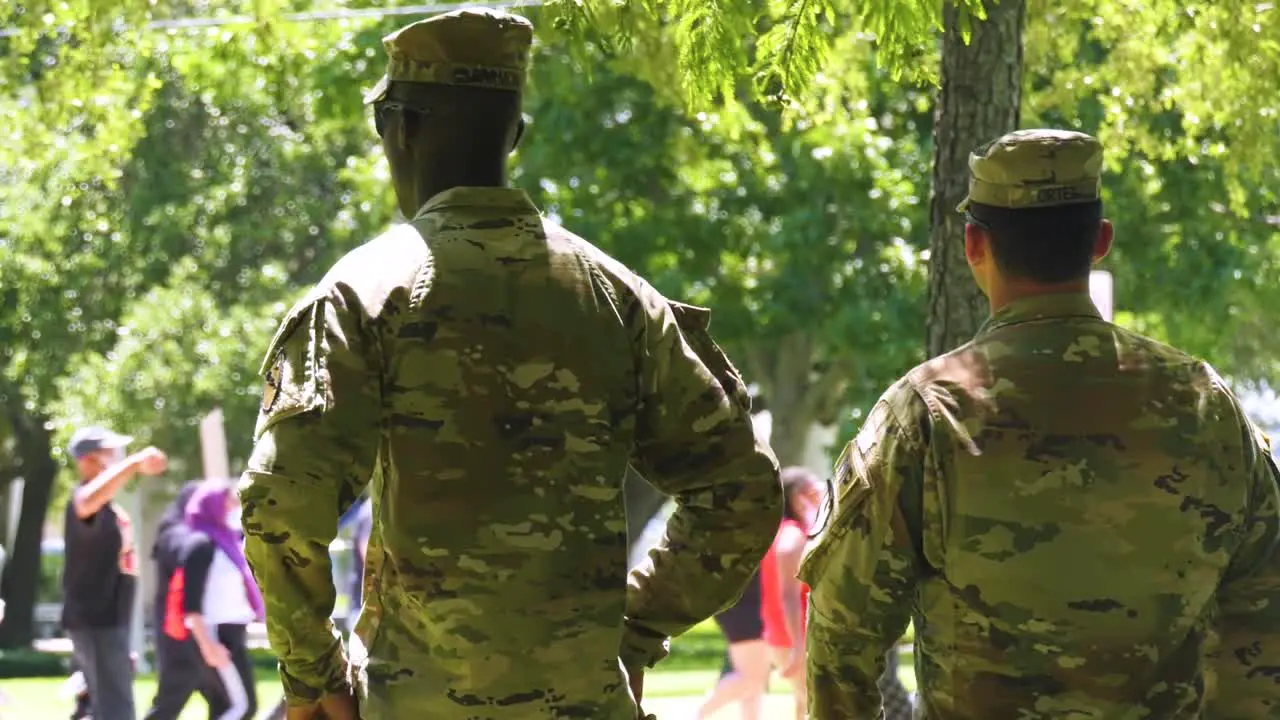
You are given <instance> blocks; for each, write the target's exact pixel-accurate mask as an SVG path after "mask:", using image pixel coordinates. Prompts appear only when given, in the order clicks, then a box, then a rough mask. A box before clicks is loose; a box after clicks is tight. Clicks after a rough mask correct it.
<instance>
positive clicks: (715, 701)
mask: <svg viewBox="0 0 1280 720" xmlns="http://www.w3.org/2000/svg"><path fill="white" fill-rule="evenodd" d="M760 609H761V599H760V572H759V571H758V570H757V571H756V573H755V574H754V575H752V576H751V580H749V581H748V582H747V587H746V588H745V589H744V590H743V591H742V597H741V598H739V599H738V602H736V603H734V604H733V605H731V606H729V607H728V608H726V609H725V610H723V611H721V612H720V614H719V615H716V616H715V620H716V624H717V625H719V626H720V632H722V633H724V637H725V640H726V641H727V642H728V643H729V647H728V657H727V658H726V665H727V672H725V673H724V674H722V675H721V676H720V680H719V681H718V682H717V683H716V686H715V688H713V689H712V691H711V694H710V695H709V696H708V697H707V699H706V700H705V701H704V702H703V703H702V706H701V707H700V708H698V713H697V717H698V718H708V717H711V716H712V715H715V714H716V713H717V712H718V711H719V710H720V709H721V708H724V707H726V706H728V705H730V704H731V703H735V702H736V703H738V704H739V706H740V707H741V708H742V720H760V718H761V716H762V713H763V710H764V694H765V690H766V689H767V688H768V685H769V671H770V669H771V667H772V665H771V659H770V656H769V646H768V645H767V644H766V643H765V641H764V622H763V621H762V620H761V612H760Z"/></svg>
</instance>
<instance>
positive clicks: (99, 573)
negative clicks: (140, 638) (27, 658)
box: [62, 501, 138, 630]
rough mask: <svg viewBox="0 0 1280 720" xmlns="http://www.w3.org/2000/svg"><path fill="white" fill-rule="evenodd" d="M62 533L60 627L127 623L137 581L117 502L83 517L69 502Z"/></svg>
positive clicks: (129, 528) (129, 530) (127, 527)
mask: <svg viewBox="0 0 1280 720" xmlns="http://www.w3.org/2000/svg"><path fill="white" fill-rule="evenodd" d="M64 533H65V534H64V538H65V540H66V550H65V555H64V557H63V569H62V627H63V628H65V629H68V630H83V629H89V628H112V627H127V626H128V625H129V620H130V618H131V616H132V613H133V593H134V591H135V586H136V584H137V581H138V558H137V553H136V552H135V550H134V544H133V524H132V522H130V520H129V516H128V515H127V514H125V512H124V510H122V509H120V508H119V507H117V506H116V505H115V503H107V504H106V505H104V506H102V508H101V509H100V510H98V512H96V513H94V514H93V515H92V516H90V517H89V518H88V519H86V520H81V519H80V518H78V517H76V511H75V507H74V505H73V503H72V502H71V501H68V502H67V509H66V520H65V530H64Z"/></svg>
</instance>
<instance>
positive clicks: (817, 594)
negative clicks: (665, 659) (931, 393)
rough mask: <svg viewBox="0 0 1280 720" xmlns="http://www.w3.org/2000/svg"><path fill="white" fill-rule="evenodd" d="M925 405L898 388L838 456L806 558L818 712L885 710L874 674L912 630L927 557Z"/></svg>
mask: <svg viewBox="0 0 1280 720" xmlns="http://www.w3.org/2000/svg"><path fill="white" fill-rule="evenodd" d="M927 412H928V411H927V409H926V408H925V405H924V402H923V401H922V400H921V399H920V397H919V395H917V394H916V392H915V391H914V390H912V389H911V388H910V386H909V385H907V384H906V383H899V384H897V385H895V386H893V387H892V388H890V389H889V391H888V392H887V393H885V396H884V397H882V398H881V399H880V401H879V402H878V403H876V405H875V407H874V408H873V409H872V411H871V413H870V414H869V415H868V416H867V420H866V423H865V424H864V425H863V427H862V430H861V431H860V432H859V433H858V435H857V437H855V438H854V439H853V441H851V442H850V443H849V444H848V445H847V446H846V447H845V449H844V452H843V453H842V454H841V455H840V459H839V460H838V461H837V462H836V468H835V479H834V482H833V485H832V492H831V498H830V499H829V504H828V505H827V507H826V509H825V512H824V515H825V517H824V518H823V519H822V520H820V521H819V524H818V525H817V530H818V535H817V537H816V538H815V539H814V540H813V541H812V543H811V544H810V546H809V548H808V550H807V551H806V553H805V557H804V559H803V560H802V562H801V565H800V579H801V580H803V581H804V582H805V583H807V584H808V585H809V620H808V628H807V638H806V659H805V662H806V676H807V682H808V687H809V717H811V718H814V720H836V719H839V720H849V719H850V718H875V717H880V708H881V702H882V700H881V696H880V690H879V687H878V686H877V683H876V681H877V680H879V678H880V676H881V675H883V674H884V670H885V654H886V653H887V652H888V651H889V650H890V649H892V648H893V647H894V646H895V645H896V644H897V642H898V640H900V639H901V638H902V634H903V632H905V631H906V628H907V623H908V621H909V620H910V616H911V615H910V614H911V606H912V596H913V594H914V592H915V585H916V578H917V576H918V573H919V570H920V567H921V565H922V563H923V559H922V556H921V545H922V539H921V524H922V518H921V514H922V501H921V494H922V492H923V487H924V473H925V462H926V459H927V456H928V445H927V440H926V436H925V434H924V432H923V428H924V427H927V420H928V414H927Z"/></svg>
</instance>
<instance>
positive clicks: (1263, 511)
mask: <svg viewBox="0 0 1280 720" xmlns="http://www.w3.org/2000/svg"><path fill="white" fill-rule="evenodd" d="M1244 424H1245V426H1246V427H1247V428H1248V430H1247V431H1246V436H1247V437H1246V440H1245V465H1244V468H1245V470H1246V472H1248V477H1249V478H1250V486H1251V487H1250V498H1249V506H1250V510H1249V515H1248V516H1247V517H1246V519H1245V528H1244V532H1245V538H1244V541H1243V543H1242V544H1241V546H1240V548H1239V550H1237V551H1236V553H1235V555H1234V557H1232V559H1231V564H1230V565H1229V566H1228V568H1227V574H1226V577H1225V578H1224V579H1223V582H1222V584H1221V586H1220V587H1219V590H1218V593H1219V595H1218V602H1219V608H1220V610H1219V612H1220V620H1219V631H1220V633H1221V650H1220V652H1219V653H1218V655H1217V663H1216V675H1217V690H1216V692H1214V693H1213V695H1212V697H1211V708H1212V712H1210V714H1209V716H1210V717H1214V718H1220V719H1221V720H1236V719H1237V718H1240V719H1243V718H1261V717H1275V716H1277V715H1280V550H1278V548H1277V538H1280V470H1277V469H1276V463H1275V460H1274V459H1273V458H1272V457H1271V453H1270V450H1269V448H1268V443H1267V440H1266V438H1265V436H1264V435H1262V433H1261V432H1260V431H1257V430H1256V429H1255V428H1254V427H1253V426H1252V424H1251V423H1249V422H1248V420H1244Z"/></svg>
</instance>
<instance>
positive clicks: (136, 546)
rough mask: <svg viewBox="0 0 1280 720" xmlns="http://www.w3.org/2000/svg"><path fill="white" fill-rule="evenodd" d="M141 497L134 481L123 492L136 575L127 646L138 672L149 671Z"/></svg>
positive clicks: (145, 563) (141, 494) (139, 488)
mask: <svg viewBox="0 0 1280 720" xmlns="http://www.w3.org/2000/svg"><path fill="white" fill-rule="evenodd" d="M142 497H143V488H142V487H141V486H139V485H138V484H136V483H134V484H133V485H132V486H131V487H130V488H129V490H128V491H127V492H125V493H124V497H123V498H121V500H123V503H122V504H123V505H124V506H125V512H126V513H128V514H129V519H130V521H131V522H132V524H133V527H132V530H133V558H134V559H133V562H134V567H135V568H137V573H138V574H137V576H136V577H135V578H134V581H133V621H132V622H131V623H130V627H129V647H130V649H132V651H133V652H135V653H137V654H138V672H139V673H145V672H150V667H149V666H148V665H147V655H146V651H147V633H146V630H145V629H144V627H143V623H144V622H145V619H146V611H145V610H144V609H143V601H144V599H145V595H146V589H145V588H146V586H145V585H144V584H143V582H142V580H143V577H144V576H145V575H146V571H144V570H143V568H145V567H149V565H148V563H147V562H146V561H145V560H143V558H144V557H148V556H149V555H150V553H146V554H144V553H143V550H142V545H141V543H142V539H143V538H142V506H143V502H142Z"/></svg>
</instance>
